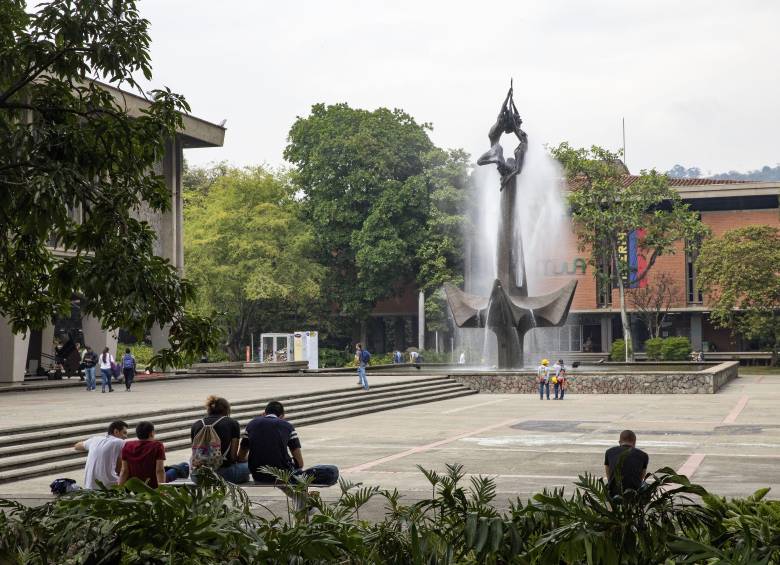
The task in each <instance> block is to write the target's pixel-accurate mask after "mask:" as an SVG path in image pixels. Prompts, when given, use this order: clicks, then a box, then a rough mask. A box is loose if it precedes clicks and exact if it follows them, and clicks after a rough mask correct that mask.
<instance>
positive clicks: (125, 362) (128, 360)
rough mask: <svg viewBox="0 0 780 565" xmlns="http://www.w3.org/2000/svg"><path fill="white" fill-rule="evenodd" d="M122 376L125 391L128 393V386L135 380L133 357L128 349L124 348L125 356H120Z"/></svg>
mask: <svg viewBox="0 0 780 565" xmlns="http://www.w3.org/2000/svg"><path fill="white" fill-rule="evenodd" d="M122 374H124V376H125V390H126V391H127V392H130V386H131V385H132V384H133V379H135V357H133V354H132V353H130V348H129V347H127V348H125V354H124V355H122Z"/></svg>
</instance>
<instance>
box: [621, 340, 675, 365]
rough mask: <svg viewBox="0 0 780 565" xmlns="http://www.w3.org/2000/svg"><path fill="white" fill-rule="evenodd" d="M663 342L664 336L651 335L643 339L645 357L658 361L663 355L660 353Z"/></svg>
mask: <svg viewBox="0 0 780 565" xmlns="http://www.w3.org/2000/svg"><path fill="white" fill-rule="evenodd" d="M663 344H664V338H662V337H651V338H650V339H648V340H647V341H645V354H646V355H647V358H648V359H650V360H652V361H660V360H661V359H662V357H663V354H662V353H661V349H662V348H663ZM613 348H614V346H613Z"/></svg>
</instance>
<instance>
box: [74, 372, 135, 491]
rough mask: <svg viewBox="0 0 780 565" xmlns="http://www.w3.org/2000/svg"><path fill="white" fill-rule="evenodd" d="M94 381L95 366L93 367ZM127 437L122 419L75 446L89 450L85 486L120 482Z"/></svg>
mask: <svg viewBox="0 0 780 565" xmlns="http://www.w3.org/2000/svg"><path fill="white" fill-rule="evenodd" d="M92 371H93V377H92V379H93V381H94V371H95V367H94V366H93V367H92ZM126 439H127V424H126V423H125V422H123V421H122V420H116V421H114V422H111V424H109V426H108V432H106V435H104V436H94V437H91V438H89V439H88V440H85V441H80V442H78V443H77V444H76V445H74V446H73V449H75V450H76V451H86V452H87V462H86V464H85V465H84V488H85V489H96V488H98V487H99V485H98V483H101V484H103V486H105V487H112V486H114V485H115V484H118V483H119V471H120V470H121V468H122V447H124V445H125V440H126Z"/></svg>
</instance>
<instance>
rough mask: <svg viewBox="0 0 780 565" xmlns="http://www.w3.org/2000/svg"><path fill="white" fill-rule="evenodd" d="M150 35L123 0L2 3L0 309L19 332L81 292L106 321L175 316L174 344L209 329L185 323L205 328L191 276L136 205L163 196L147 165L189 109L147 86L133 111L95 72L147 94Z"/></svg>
mask: <svg viewBox="0 0 780 565" xmlns="http://www.w3.org/2000/svg"><path fill="white" fill-rule="evenodd" d="M149 43H150V39H149V34H148V22H147V21H146V20H145V19H143V18H141V17H140V15H139V13H138V10H137V8H136V3H135V2H134V1H132V0H121V1H115V2H106V1H104V0H102V1H101V0H81V1H79V2H76V3H74V2H68V1H66V0H52V1H50V2H45V3H43V4H40V5H39V6H37V7H36V11H35V12H34V13H28V12H27V11H26V3H25V2H24V0H3V2H2V17H1V18H0V191H2V195H3V196H2V198H0V232H2V233H3V237H2V238H0V315H2V316H5V317H7V318H9V319H10V321H11V323H12V327H13V330H14V331H16V332H23V331H27V330H28V329H31V328H41V327H43V326H44V325H46V324H47V323H48V322H50V321H51V320H52V318H54V317H55V316H56V315H58V314H61V313H64V312H69V310H70V304H71V299H72V297H73V295H74V294H76V295H81V296H86V297H89V298H90V300H88V301H84V300H82V312H83V313H86V314H91V315H94V316H96V317H98V318H99V319H100V320H101V322H102V323H103V325H104V326H105V327H109V328H119V327H122V328H126V329H128V330H130V331H132V332H133V333H136V334H143V333H144V332H146V331H147V330H148V329H149V328H150V327H151V326H152V325H153V324H159V325H165V324H169V323H171V322H172V323H173V334H174V339H173V345H174V349H178V348H181V347H185V348H195V349H197V348H202V347H204V346H205V342H206V341H208V340H209V339H211V338H212V337H213V335H206V334H208V333H209V332H206V334H201V337H202V338H203V340H200V339H197V336H196V335H193V334H191V333H189V332H191V331H194V330H197V329H199V328H200V329H206V328H207V324H204V323H203V322H205V320H202V319H200V320H198V319H186V317H185V312H184V308H185V306H186V303H187V300H188V299H190V298H191V297H192V287H191V286H190V285H189V284H188V283H187V282H186V281H183V280H181V279H180V278H179V276H178V274H177V272H176V269H175V268H174V267H173V266H172V265H170V263H169V262H168V261H166V260H164V259H162V258H160V257H157V256H155V255H154V252H153V243H154V239H155V234H154V232H153V230H152V229H151V228H150V226H149V225H148V224H146V223H145V222H142V221H139V220H137V219H135V218H134V216H133V212H134V211H135V210H138V209H139V207H141V206H142V203H143V205H144V206H148V207H150V208H151V209H152V210H155V211H165V210H166V209H167V208H168V207H169V206H170V192H169V190H168V189H167V187H166V185H165V182H164V180H163V179H162V178H161V177H160V176H159V175H157V174H155V172H154V165H155V164H156V163H158V162H159V161H160V159H161V157H162V155H163V152H164V147H165V142H166V141H167V140H169V139H170V138H171V137H172V136H174V135H175V132H176V130H177V128H178V127H180V125H181V116H180V113H179V112H184V111H187V110H189V107H188V106H187V103H186V102H185V100H184V98H182V97H181V96H180V95H177V94H174V93H172V92H171V91H170V90H167V89H161V90H154V91H153V92H151V93H150V94H149V95H148V101H149V105H148V108H146V109H144V110H142V111H141V114H140V115H138V116H133V117H131V116H130V115H129V114H128V111H127V109H126V108H125V107H124V106H123V104H121V103H120V101H119V100H117V99H116V98H114V96H113V95H112V94H111V93H110V92H109V91H108V90H107V89H106V88H105V87H104V86H103V85H101V84H100V83H98V82H95V81H94V80H93V79H95V78H101V79H103V80H105V81H107V82H109V83H111V84H112V85H115V86H117V87H123V88H126V89H132V90H135V91H136V92H137V93H138V94H140V95H142V96H147V95H145V94H144V93H143V92H142V91H141V89H140V87H139V85H138V83H137V82H136V79H135V78H134V77H135V76H143V77H144V78H146V79H150V78H151V76H152V71H151V64H150V59H149ZM52 244H56V246H57V247H58V248H60V249H61V250H63V252H62V253H58V254H55V253H53V252H52ZM190 353H193V351H190ZM167 359H168V360H175V359H176V356H175V355H174V356H172V357H171V356H168V357H167Z"/></svg>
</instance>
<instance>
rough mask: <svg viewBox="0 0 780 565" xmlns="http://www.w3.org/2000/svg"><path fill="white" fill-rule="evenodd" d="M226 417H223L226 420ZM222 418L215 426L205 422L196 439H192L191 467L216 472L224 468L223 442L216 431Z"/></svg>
mask: <svg viewBox="0 0 780 565" xmlns="http://www.w3.org/2000/svg"><path fill="white" fill-rule="evenodd" d="M224 417H225V416H222V418H224ZM222 418H219V420H217V421H216V422H214V423H213V424H207V423H206V422H205V421H204V420H201V421H200V423H201V424H203V427H202V428H201V429H200V430H198V433H197V434H195V437H194V438H193V439H192V456H191V457H190V466H191V467H192V468H193V469H197V468H198V467H208V468H209V469H211V470H213V471H216V470H217V469H219V468H220V467H221V466H222V462H223V461H224V460H225V458H224V456H223V455H222V440H221V439H220V438H219V434H217V430H215V429H214V426H216V425H217V424H218V423H219V422H220V420H222Z"/></svg>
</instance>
